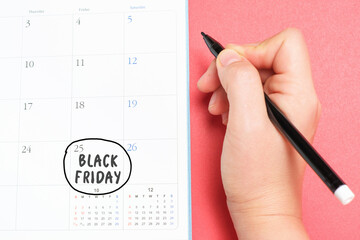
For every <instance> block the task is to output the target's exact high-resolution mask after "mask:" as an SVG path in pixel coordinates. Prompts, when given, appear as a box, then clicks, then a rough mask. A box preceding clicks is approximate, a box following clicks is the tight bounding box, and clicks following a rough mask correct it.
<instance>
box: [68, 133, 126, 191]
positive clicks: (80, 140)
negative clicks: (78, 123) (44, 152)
mask: <svg viewBox="0 0 360 240" xmlns="http://www.w3.org/2000/svg"><path fill="white" fill-rule="evenodd" d="M89 140H90V141H91V140H96V141H105V142H110V143H113V144H116V145H117V146H119V147H121V148H122V149H123V150H124V152H125V153H126V156H127V157H128V159H129V163H130V170H129V176H128V178H127V179H126V181H125V182H124V183H123V184H122V185H121V186H120V187H118V188H117V189H115V190H112V191H110V192H105V193H88V192H84V191H81V190H78V189H76V188H75V187H74V186H73V185H72V184H71V183H70V181H69V179H68V177H67V174H66V168H65V161H66V155H67V151H68V149H69V147H70V146H71V145H72V144H74V143H77V142H83V141H89ZM63 169H64V175H65V179H66V181H67V182H68V184H69V185H70V187H71V188H72V189H74V190H75V191H77V192H79V193H82V194H87V195H96V196H99V195H106V194H111V193H114V192H116V191H118V190H120V189H121V188H122V187H123V186H124V185H125V184H126V183H127V182H128V181H129V179H130V176H131V172H132V162H131V158H130V155H129V153H128V152H127V151H126V149H125V148H124V147H123V146H122V145H121V144H120V143H117V142H115V141H112V140H108V139H103V138H83V139H79V140H75V141H73V142H71V143H70V144H69V145H68V146H67V147H66V149H65V154H64V158H63Z"/></svg>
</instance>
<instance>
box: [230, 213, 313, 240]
mask: <svg viewBox="0 0 360 240" xmlns="http://www.w3.org/2000/svg"><path fill="white" fill-rule="evenodd" d="M231 217H232V219H233V222H234V227H235V230H236V233H237V236H238V238H239V239H241V240H253V239H254V240H259V239H261V240H273V239H274V240H275V239H276V240H285V239H286V240H287V239H291V240H307V239H309V237H308V235H307V233H306V230H305V227H304V224H303V222H302V220H301V219H299V218H297V217H294V216H282V215H269V216H244V215H242V216H237V215H236V214H231Z"/></svg>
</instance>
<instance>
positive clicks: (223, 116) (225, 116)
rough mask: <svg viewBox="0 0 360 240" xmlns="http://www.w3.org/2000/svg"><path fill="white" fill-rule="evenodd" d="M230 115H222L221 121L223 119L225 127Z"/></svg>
mask: <svg viewBox="0 0 360 240" xmlns="http://www.w3.org/2000/svg"><path fill="white" fill-rule="evenodd" d="M228 116H229V115H228V113H227V112H226V113H223V114H221V119H222V124H224V125H225V126H226V125H227V122H228Z"/></svg>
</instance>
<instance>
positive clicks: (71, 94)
mask: <svg viewBox="0 0 360 240" xmlns="http://www.w3.org/2000/svg"><path fill="white" fill-rule="evenodd" d="M73 55H74V14H72V16H71V83H70V86H71V87H70V127H69V128H70V142H71V141H72V139H73V136H72V120H73V119H72V118H73V108H72V105H73V85H74V56H73ZM69 155H70V156H71V151H69ZM69 171H70V172H71V164H69ZM70 203H71V190H70V188H69V216H68V229H69V230H70V229H71V204H70Z"/></svg>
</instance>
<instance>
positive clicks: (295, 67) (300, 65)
mask: <svg viewBox="0 0 360 240" xmlns="http://www.w3.org/2000/svg"><path fill="white" fill-rule="evenodd" d="M228 47H229V48H232V49H235V50H236V51H237V52H239V53H240V54H243V55H244V56H245V57H246V58H247V59H248V60H249V61H250V62H251V63H252V64H253V65H254V66H255V67H256V68H258V69H273V71H274V73H275V74H286V75H288V76H291V78H289V79H288V81H294V82H301V84H305V85H306V84H307V85H306V86H311V87H312V85H313V84H312V78H311V68H310V61H309V55H308V51H307V47H306V43H305V40H304V37H303V35H302V33H301V32H300V31H299V30H297V29H294V28H289V29H286V30H284V31H282V32H280V33H278V34H276V35H275V36H273V37H271V38H269V39H267V40H265V41H263V42H261V43H260V44H258V45H256V46H246V47H244V46H238V45H228Z"/></svg>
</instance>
